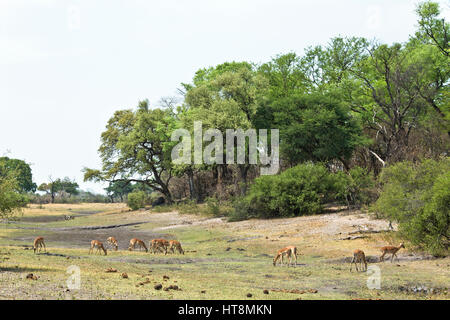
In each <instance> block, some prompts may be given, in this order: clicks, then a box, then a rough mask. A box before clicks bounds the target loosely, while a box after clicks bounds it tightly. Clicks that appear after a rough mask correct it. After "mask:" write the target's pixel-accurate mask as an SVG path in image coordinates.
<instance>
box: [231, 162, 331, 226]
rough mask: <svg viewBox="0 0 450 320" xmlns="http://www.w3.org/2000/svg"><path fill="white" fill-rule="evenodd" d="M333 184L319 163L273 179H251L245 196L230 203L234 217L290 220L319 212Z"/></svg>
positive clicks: (305, 165)
mask: <svg viewBox="0 0 450 320" xmlns="http://www.w3.org/2000/svg"><path fill="white" fill-rule="evenodd" d="M334 186H335V185H334V181H333V179H332V178H331V174H330V173H329V172H328V170H327V168H326V167H325V166H324V165H321V164H311V163H308V164H302V165H298V166H296V167H293V168H291V169H288V170H286V171H284V172H283V173H281V174H280V175H276V176H261V177H258V178H256V179H255V180H254V183H253V184H252V185H251V187H250V189H249V192H248V194H247V195H246V196H245V197H244V198H240V199H238V200H236V201H235V202H234V209H235V210H234V211H235V212H234V213H233V216H234V218H235V219H236V218H239V219H242V218H251V217H258V218H275V217H292V216H300V215H306V214H314V213H319V212H320V211H321V210H322V204H323V199H325V197H326V196H327V197H329V196H330V194H335V192H334V190H333V188H334Z"/></svg>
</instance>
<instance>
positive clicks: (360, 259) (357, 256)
mask: <svg viewBox="0 0 450 320" xmlns="http://www.w3.org/2000/svg"><path fill="white" fill-rule="evenodd" d="M353 263H354V264H355V267H356V271H359V270H358V264H357V263H359V264H360V267H361V270H363V268H362V264H363V263H364V265H365V269H364V270H365V271H367V261H366V255H365V254H364V251H362V250H358V249H356V250H355V251H353V259H352V262H350V272H352V267H353Z"/></svg>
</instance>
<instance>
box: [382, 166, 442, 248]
mask: <svg viewBox="0 0 450 320" xmlns="http://www.w3.org/2000/svg"><path fill="white" fill-rule="evenodd" d="M380 183H381V188H382V189H381V193H380V197H379V198H378V200H377V201H376V203H375V204H374V206H373V211H374V212H376V213H377V214H378V215H379V216H381V217H385V218H388V219H390V220H393V221H397V222H398V223H399V231H400V234H401V236H403V237H405V238H406V239H408V240H409V241H411V243H412V244H414V245H417V246H419V247H421V248H424V249H427V250H428V251H430V252H431V253H433V254H436V255H440V254H445V252H446V251H447V250H448V246H449V241H450V217H449V215H450V209H449V208H450V158H444V159H442V160H440V161H435V160H425V161H423V162H422V163H419V164H413V163H411V162H400V163H397V164H395V165H392V166H390V167H388V168H385V169H384V170H383V171H382V173H381V175H380Z"/></svg>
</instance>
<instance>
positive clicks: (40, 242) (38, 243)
mask: <svg viewBox="0 0 450 320" xmlns="http://www.w3.org/2000/svg"><path fill="white" fill-rule="evenodd" d="M38 247H39V249H38ZM42 247H44V250H45V252H47V248H46V247H45V243H44V238H42V237H37V238H36V239H34V243H33V251H34V253H36V250H38V252H39V251H41V248H42Z"/></svg>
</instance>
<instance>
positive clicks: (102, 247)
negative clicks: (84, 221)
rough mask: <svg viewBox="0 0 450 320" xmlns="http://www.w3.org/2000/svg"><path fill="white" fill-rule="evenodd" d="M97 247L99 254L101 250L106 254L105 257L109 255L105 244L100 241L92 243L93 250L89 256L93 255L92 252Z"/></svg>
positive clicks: (90, 250)
mask: <svg viewBox="0 0 450 320" xmlns="http://www.w3.org/2000/svg"><path fill="white" fill-rule="evenodd" d="M95 247H97V252H100V249H102V250H103V252H104V253H105V256H106V255H107V252H106V249H105V247H104V246H103V243H102V242H100V241H98V240H92V241H91V248H90V249H89V254H91V252H92V251H93V250H94V248H95Z"/></svg>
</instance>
